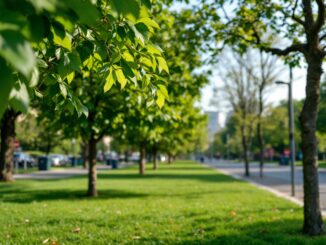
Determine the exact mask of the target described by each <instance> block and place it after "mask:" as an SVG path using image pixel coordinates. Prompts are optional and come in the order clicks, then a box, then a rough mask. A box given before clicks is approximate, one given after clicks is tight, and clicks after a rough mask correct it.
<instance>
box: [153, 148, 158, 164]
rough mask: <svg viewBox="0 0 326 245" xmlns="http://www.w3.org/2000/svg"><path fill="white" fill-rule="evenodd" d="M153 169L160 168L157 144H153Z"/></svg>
mask: <svg viewBox="0 0 326 245" xmlns="http://www.w3.org/2000/svg"><path fill="white" fill-rule="evenodd" d="M152 154H153V169H154V170H156V169H157V168H158V163H157V148H156V146H153V152H152Z"/></svg>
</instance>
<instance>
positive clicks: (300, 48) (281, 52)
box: [261, 43, 306, 56]
mask: <svg viewBox="0 0 326 245" xmlns="http://www.w3.org/2000/svg"><path fill="white" fill-rule="evenodd" d="M305 47H306V45H305V44H302V43H300V44H293V45H291V46H289V47H287V48H285V49H279V48H269V47H264V46H262V47H261V49H262V50H263V51H265V52H268V53H271V54H275V55H278V56H286V55H288V54H290V53H293V52H301V53H305Z"/></svg>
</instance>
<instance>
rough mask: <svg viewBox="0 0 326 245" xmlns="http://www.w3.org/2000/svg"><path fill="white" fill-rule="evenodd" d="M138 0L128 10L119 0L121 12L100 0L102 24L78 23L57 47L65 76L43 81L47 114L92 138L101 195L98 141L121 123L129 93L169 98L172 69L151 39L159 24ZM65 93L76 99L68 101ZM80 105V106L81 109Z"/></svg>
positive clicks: (92, 174)
mask: <svg viewBox="0 0 326 245" xmlns="http://www.w3.org/2000/svg"><path fill="white" fill-rule="evenodd" d="M132 2H134V5H133V6H134V7H135V8H136V9H138V11H135V12H136V13H134V12H133V11H132V10H133V8H132V9H131V10H128V8H127V11H124V9H120V8H119V6H118V5H116V4H115V5H114V6H113V7H115V10H117V11H118V13H116V12H115V11H113V10H112V8H107V6H106V3H105V2H99V3H98V9H99V10H100V13H99V15H100V19H99V21H98V23H97V25H96V26H94V27H88V26H84V25H81V26H78V27H77V30H76V32H75V33H74V35H73V37H72V46H71V48H70V50H69V49H68V50H67V47H63V49H62V48H60V49H59V51H57V52H55V55H56V58H57V59H58V57H59V59H58V65H57V67H56V69H57V73H58V76H56V77H54V78H55V79H57V80H58V81H59V82H58V83H57V82H55V81H54V82H53V83H52V84H51V86H44V87H41V86H40V90H41V91H42V92H43V93H44V94H45V96H44V101H43V106H44V107H45V108H44V109H42V110H41V111H42V112H44V113H45V114H46V115H45V116H46V117H49V118H53V117H54V119H52V121H55V120H57V121H58V123H59V124H60V122H65V124H66V128H65V129H66V131H65V132H66V134H69V133H70V134H71V133H76V134H78V135H79V136H80V137H81V138H82V140H83V141H84V142H87V145H88V159H89V160H88V162H89V181H88V191H87V194H88V195H89V196H97V195H98V193H97V189H96V179H97V173H96V145H97V142H99V141H100V140H101V139H102V138H103V137H104V136H105V135H106V134H110V133H112V131H113V129H114V127H115V126H116V124H118V123H119V120H120V119H121V116H120V114H123V113H125V111H124V110H125V108H126V104H125V101H128V97H130V96H129V94H131V93H137V92H138V91H143V90H146V92H147V94H146V95H147V97H148V99H153V98H155V97H157V104H158V105H160V106H163V103H164V96H165V93H163V92H164V91H165V90H166V88H165V86H164V85H165V81H164V79H162V78H161V77H160V74H162V73H164V72H168V67H167V64H166V61H165V60H164V58H163V56H162V52H163V51H162V50H161V49H160V48H159V47H158V46H156V45H155V44H153V43H152V42H151V36H152V35H153V34H154V31H155V30H156V29H159V26H158V24H157V23H156V22H155V21H154V20H153V18H152V16H151V13H150V11H149V9H147V8H146V6H145V5H144V4H142V2H141V1H132ZM140 10H141V11H140ZM130 11H131V12H130ZM57 50H58V49H57ZM57 56H58V57H57ZM118 87H119V88H120V89H121V91H120V90H119V89H118ZM129 88H130V89H131V90H129ZM162 91H163V92H162ZM53 93H54V95H55V96H54V97H53V96H51V95H52V94H53ZM77 97H78V98H79V99H78V100H76V99H75V98H77ZM63 99H66V100H68V101H70V102H71V103H64V101H65V100H63ZM74 107H75V108H76V107H77V108H78V109H77V110H76V113H77V114H76V113H75V112H74ZM53 109H54V110H55V111H53ZM82 113H84V115H85V116H82ZM71 123H73V125H71ZM72 129H74V130H72Z"/></svg>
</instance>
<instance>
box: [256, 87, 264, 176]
mask: <svg viewBox="0 0 326 245" xmlns="http://www.w3.org/2000/svg"><path fill="white" fill-rule="evenodd" d="M263 109H264V108H263V91H262V89H260V90H259V114H258V124H257V140H258V144H259V176H260V178H262V177H263V168H264V139H263V128H262V118H261V117H262V114H263Z"/></svg>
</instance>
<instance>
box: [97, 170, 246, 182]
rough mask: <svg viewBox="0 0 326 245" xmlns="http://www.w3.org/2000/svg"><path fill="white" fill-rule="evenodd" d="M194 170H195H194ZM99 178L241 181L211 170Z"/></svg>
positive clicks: (128, 174) (116, 174)
mask: <svg viewBox="0 0 326 245" xmlns="http://www.w3.org/2000/svg"><path fill="white" fill-rule="evenodd" d="M194 172H195V171H194ZM99 178H100V179H111V180H114V179H117V180H120V179H121V180H124V179H128V180H146V179H155V180H197V181H204V182H213V183H221V182H222V183H225V182H242V181H240V180H235V179H233V178H231V177H229V176H226V175H222V174H218V173H214V172H212V173H211V174H201V173H199V174H195V173H191V172H190V173H189V172H188V173H184V174H182V173H179V174H177V173H176V174H170V173H166V174H165V173H153V172H151V173H149V174H145V175H143V176H141V175H139V174H136V173H135V174H133V173H123V174H120V173H114V174H102V173H100V174H99Z"/></svg>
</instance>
